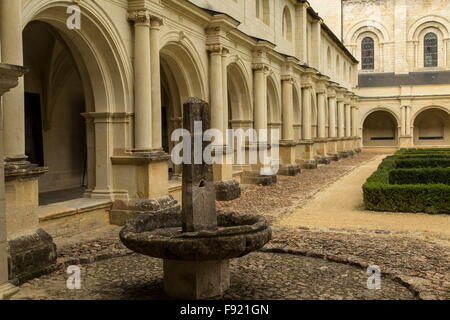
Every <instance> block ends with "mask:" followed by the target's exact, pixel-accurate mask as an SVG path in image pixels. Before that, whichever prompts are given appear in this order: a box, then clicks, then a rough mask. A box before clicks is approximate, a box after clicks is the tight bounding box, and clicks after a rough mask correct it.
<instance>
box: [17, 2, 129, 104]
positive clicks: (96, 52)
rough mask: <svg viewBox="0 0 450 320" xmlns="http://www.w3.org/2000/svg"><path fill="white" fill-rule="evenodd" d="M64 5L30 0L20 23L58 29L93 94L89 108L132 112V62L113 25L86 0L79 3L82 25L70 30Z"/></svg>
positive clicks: (84, 82)
mask: <svg viewBox="0 0 450 320" xmlns="http://www.w3.org/2000/svg"><path fill="white" fill-rule="evenodd" d="M67 6H68V4H67V2H64V1H54V0H45V1H29V2H27V3H26V5H25V7H24V9H23V26H24V28H25V26H26V25H28V24H29V23H30V22H31V21H41V22H45V23H48V24H49V25H51V26H53V27H54V28H55V29H56V30H57V31H58V33H59V35H60V36H61V38H62V39H64V41H65V43H66V44H67V45H68V47H69V48H70V51H71V53H72V55H73V57H74V59H75V61H76V63H77V67H78V69H79V71H80V74H81V76H82V78H83V85H84V86H85V91H86V95H90V96H91V97H92V105H93V106H92V107H93V109H92V110H89V111H94V110H95V112H129V111H131V110H132V107H131V102H132V99H130V97H132V96H133V80H132V79H133V72H132V64H131V60H130V59H129V58H128V55H127V51H126V49H125V46H124V44H123V42H122V40H121V37H120V36H119V35H118V32H117V30H116V29H115V27H114V24H113V23H112V21H111V20H110V19H109V18H108V17H107V16H106V14H105V13H104V12H103V10H102V9H101V8H99V7H98V5H97V4H96V3H95V2H91V1H89V2H83V3H82V4H81V15H82V17H81V19H82V23H83V27H82V28H81V29H80V30H69V29H68V28H67V26H66V20H67V13H66V10H67ZM89 83H90V84H91V85H90V88H89V87H87V86H89ZM92 88H95V90H92Z"/></svg>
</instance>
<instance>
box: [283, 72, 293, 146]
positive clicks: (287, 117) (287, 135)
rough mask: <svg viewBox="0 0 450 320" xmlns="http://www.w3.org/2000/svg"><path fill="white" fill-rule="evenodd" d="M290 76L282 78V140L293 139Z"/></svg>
mask: <svg viewBox="0 0 450 320" xmlns="http://www.w3.org/2000/svg"><path fill="white" fill-rule="evenodd" d="M292 81H293V80H292V77H290V76H288V77H284V78H282V90H283V138H282V139H283V140H285V141H292V140H294V122H293V121H294V98H293V83H292Z"/></svg>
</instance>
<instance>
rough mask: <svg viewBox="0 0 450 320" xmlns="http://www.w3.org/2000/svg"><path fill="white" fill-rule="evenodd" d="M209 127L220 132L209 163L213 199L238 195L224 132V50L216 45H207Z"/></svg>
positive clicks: (225, 51) (226, 87) (227, 198)
mask: <svg viewBox="0 0 450 320" xmlns="http://www.w3.org/2000/svg"><path fill="white" fill-rule="evenodd" d="M208 50H209V52H210V72H209V75H210V86H209V88H210V100H211V128H212V129H216V130H219V131H220V132H221V133H222V139H223V140H222V141H215V142H216V143H215V150H216V151H217V154H216V158H217V157H221V158H220V159H217V160H218V161H220V162H219V163H215V164H214V165H213V172H214V181H215V187H216V195H217V200H220V201H230V200H234V199H237V198H239V197H240V195H241V189H240V186H239V182H238V181H236V180H234V179H233V164H232V162H231V161H229V159H228V158H229V157H228V155H229V153H230V152H231V151H232V150H229V149H228V148H227V137H226V132H227V129H228V77H227V59H228V50H227V49H226V48H224V47H223V46H222V45H220V44H214V45H209V47H208Z"/></svg>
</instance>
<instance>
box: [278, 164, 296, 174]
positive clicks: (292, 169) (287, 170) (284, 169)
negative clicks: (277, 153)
mask: <svg viewBox="0 0 450 320" xmlns="http://www.w3.org/2000/svg"><path fill="white" fill-rule="evenodd" d="M301 172H302V169H301V168H300V166H299V165H298V164H287V165H281V166H280V169H279V170H278V175H280V176H288V177H295V176H296V175H299V174H300V173H301Z"/></svg>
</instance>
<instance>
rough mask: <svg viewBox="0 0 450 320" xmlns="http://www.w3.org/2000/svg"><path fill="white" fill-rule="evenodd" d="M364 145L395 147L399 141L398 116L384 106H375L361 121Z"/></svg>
mask: <svg viewBox="0 0 450 320" xmlns="http://www.w3.org/2000/svg"><path fill="white" fill-rule="evenodd" d="M362 129H363V145H364V146H365V147H396V146H398V142H399V120H398V117H397V116H396V115H395V114H394V113H393V112H391V111H390V110H389V109H386V108H375V109H373V110H371V111H370V112H368V113H367V114H366V115H365V117H364V118H363V121H362Z"/></svg>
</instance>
